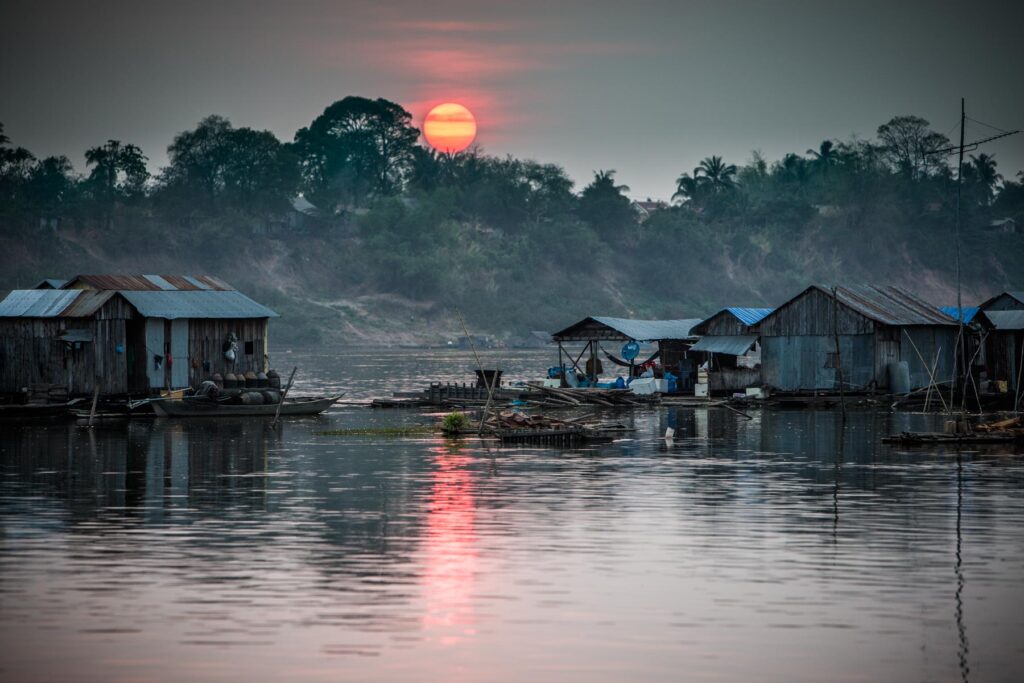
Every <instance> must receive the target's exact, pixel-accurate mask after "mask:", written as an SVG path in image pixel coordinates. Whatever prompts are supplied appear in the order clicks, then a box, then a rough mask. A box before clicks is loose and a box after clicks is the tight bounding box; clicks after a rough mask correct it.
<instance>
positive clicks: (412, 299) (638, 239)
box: [0, 97, 1024, 344]
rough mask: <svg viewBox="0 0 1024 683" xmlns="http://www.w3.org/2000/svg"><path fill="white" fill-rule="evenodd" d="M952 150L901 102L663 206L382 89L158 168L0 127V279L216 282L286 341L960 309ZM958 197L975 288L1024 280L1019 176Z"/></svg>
mask: <svg viewBox="0 0 1024 683" xmlns="http://www.w3.org/2000/svg"><path fill="white" fill-rule="evenodd" d="M950 145H951V143H950V141H949V140H948V139H947V137H946V136H945V135H942V134H941V133H938V132H936V131H935V130H933V129H932V128H931V126H930V124H929V122H928V121H926V120H924V119H922V118H920V117H916V116H909V115H905V116H896V117H894V118H892V119H891V120H889V121H887V122H885V123H882V124H881V125H880V126H879V127H878V129H877V131H876V135H875V137H874V138H873V139H870V140H864V139H849V140H839V139H831V140H824V141H809V142H808V149H806V150H802V151H794V152H792V153H790V154H786V155H785V156H784V157H782V158H781V159H775V160H769V159H765V158H763V156H762V155H760V154H759V153H757V152H753V153H752V155H751V158H750V159H748V160H746V161H744V162H742V163H733V161H735V160H726V159H722V158H721V157H719V156H711V157H709V158H707V159H704V160H703V161H702V162H701V163H700V165H699V166H698V167H697V168H695V169H680V171H681V172H680V174H679V176H678V178H676V179H675V184H676V188H677V191H676V193H675V195H674V196H673V198H672V202H671V203H664V204H662V203H652V202H640V203H638V202H633V201H631V200H630V198H629V196H628V193H629V188H628V187H627V186H626V185H624V184H621V183H620V182H619V181H620V178H618V177H617V176H616V173H615V171H614V170H612V169H611V168H609V169H606V170H602V169H599V170H595V172H594V174H593V177H592V178H591V179H589V182H588V183H587V184H586V185H585V186H583V187H579V188H577V187H576V186H575V185H574V182H573V181H572V179H571V178H569V176H568V175H567V173H566V172H565V170H564V169H563V168H561V167H560V166H558V165H557V164H553V163H542V162H539V161H534V160H528V159H516V158H512V157H496V156H491V155H488V154H486V153H485V152H484V151H483V150H481V149H479V148H471V149H469V150H467V151H465V152H461V153H458V154H454V155H444V154H439V153H437V152H434V151H433V150H431V149H429V148H428V147H427V146H426V145H425V144H424V143H423V142H421V137H420V132H419V130H418V129H417V128H416V127H415V126H414V125H413V120H412V116H411V115H410V114H409V112H407V111H406V110H405V109H403V108H402V107H401V106H400V105H398V104H395V103H393V102H389V101H387V100H383V99H376V100H371V99H365V98H361V97H345V98H344V99H341V100H339V101H337V102H335V103H333V104H331V105H330V106H329V107H327V108H326V109H325V110H324V112H323V113H322V114H321V115H320V116H318V117H317V118H316V119H315V120H314V121H312V122H311V123H310V124H309V126H307V127H304V128H302V129H300V130H298V131H297V132H296V133H295V135H294V138H293V139H292V140H291V141H281V140H279V139H277V137H275V136H274V135H273V134H272V133H270V132H268V131H258V130H253V129H251V128H245V127H242V128H236V127H235V126H233V125H232V124H231V122H230V121H228V120H227V119H225V118H223V117H219V116H209V117H207V118H205V119H203V120H202V121H200V122H199V123H198V124H197V125H196V127H195V128H194V129H192V130H188V131H184V132H182V133H180V134H179V135H177V136H176V137H175V138H174V139H173V140H172V141H171V142H170V145H169V146H168V148H167V152H168V159H169V163H168V165H167V167H165V168H163V169H162V170H161V171H160V172H159V173H157V174H156V175H150V173H149V171H148V167H147V161H148V160H147V157H146V154H145V151H144V150H142V149H140V148H139V147H137V146H136V145H134V144H131V143H130V142H126V141H120V140H109V141H107V142H105V143H103V144H99V145H97V146H96V147H93V148H91V149H89V150H87V151H86V153H85V158H86V162H87V166H86V169H85V171H84V173H78V172H76V171H75V169H74V168H73V167H72V164H71V163H70V161H69V160H68V158H67V157H63V156H60V157H47V158H43V159H40V158H37V157H36V156H34V155H33V154H32V152H31V151H30V150H27V149H24V148H22V147H19V146H17V144H16V141H12V140H9V139H8V138H7V137H6V136H5V135H4V134H3V128H2V125H0V249H2V250H3V254H4V255H3V257H2V259H3V261H2V262H3V269H2V272H0V288H8V289H9V288H15V287H18V286H22V287H24V286H31V285H32V284H34V283H35V282H36V281H38V280H40V279H41V278H43V277H63V276H70V275H73V274H76V273H86V272H147V273H151V272H171V273H175V272H180V273H186V274H191V273H197V274H200V273H202V274H212V275H217V276H220V277H222V278H224V279H225V280H227V281H228V282H231V283H232V284H234V285H235V286H236V287H238V288H239V289H242V290H243V291H245V292H247V293H249V294H250V295H251V296H253V297H254V298H257V299H258V300H261V301H263V302H265V303H267V304H268V305H270V306H272V307H274V308H275V309H277V310H278V311H279V312H280V313H281V314H282V318H281V320H280V321H276V322H275V335H276V336H277V337H278V338H280V339H283V340H285V341H286V342H289V343H298V342H315V341H324V340H332V341H335V342H337V343H342V344H344V343H349V342H356V341H365V340H374V341H382V342H395V343H431V342H434V341H438V342H439V341H441V340H443V338H445V337H446V336H450V335H451V333H452V331H453V330H454V329H455V325H454V324H453V321H454V317H453V316H454V314H455V312H459V313H462V314H464V316H465V318H466V320H467V321H469V322H470V324H471V326H472V327H473V329H474V330H476V331H480V332H486V333H488V334H492V335H495V336H496V337H500V338H507V339H513V340H514V339H515V338H517V337H521V336H523V335H524V334H526V333H527V332H528V331H529V330H551V329H555V328H557V327H560V326H564V325H566V324H568V323H571V322H573V321H574V320H576V319H579V318H581V317H583V316H586V315H598V314H604V315H622V316H633V317H672V318H681V317H700V316H702V315H705V314H710V313H712V312H714V311H715V310H716V309H717V308H719V307H721V306H725V305H747V306H755V305H774V304H777V303H780V302H781V301H782V300H784V299H786V298H788V297H789V296H791V295H793V294H795V293H796V292H797V291H799V290H800V289H801V288H803V287H804V286H806V285H807V284H809V283H811V282H823V283H835V282H873V283H884V284H895V285H900V286H903V287H906V288H908V289H910V290H912V291H915V292H917V293H918V294H920V295H922V296H924V297H925V298H926V299H929V300H931V301H933V302H934V303H936V304H939V305H941V304H949V303H954V302H955V294H954V282H953V273H954V266H953V264H954V252H955V249H954V218H955V216H956V202H957V191H956V186H957V182H956V181H957V173H956V170H957V169H956V164H955V157H951V156H950V155H949V154H948V153H945V152H944V151H943V150H944V149H946V148H948V147H950ZM612 165H613V164H612ZM623 180H628V179H623ZM961 187H962V189H961V200H960V201H961V216H962V235H963V241H962V244H963V247H962V259H963V274H964V278H963V279H964V286H965V301H967V302H969V301H971V300H976V299H979V298H981V297H982V296H985V295H987V294H989V293H992V292H995V291H997V290H999V289H1002V288H1006V287H1012V286H1017V287H1018V288H1019V287H1021V286H1024V284H1022V281H1024V277H1022V276H1024V234H1021V233H1022V232H1024V178H1022V177H1021V174H1020V173H1018V174H1016V175H1015V176H1013V177H1003V176H1002V175H1001V174H1000V172H999V169H998V166H997V164H996V160H995V158H994V157H992V156H990V155H988V154H985V153H984V152H983V151H979V152H978V153H976V154H972V155H970V156H969V157H968V158H967V159H966V160H965V163H964V166H963V170H962V186H961ZM1017 226H1020V227H1017Z"/></svg>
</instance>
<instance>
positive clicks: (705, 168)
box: [693, 156, 736, 194]
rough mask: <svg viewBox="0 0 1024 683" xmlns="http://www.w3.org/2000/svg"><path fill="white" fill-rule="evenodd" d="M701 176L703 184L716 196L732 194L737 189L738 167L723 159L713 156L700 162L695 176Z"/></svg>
mask: <svg viewBox="0 0 1024 683" xmlns="http://www.w3.org/2000/svg"><path fill="white" fill-rule="evenodd" d="M698 174H699V176H700V178H701V182H704V183H706V185H707V187H708V189H709V190H710V191H711V192H712V193H715V194H721V193H724V192H730V191H732V190H734V189H735V188H736V166H735V165H734V164H727V163H725V162H724V161H722V157H719V156H711V157H707V158H706V159H704V160H703V161H701V162H700V165H699V166H697V168H696V169H695V170H694V172H693V175H694V176H695V177H697V176H698Z"/></svg>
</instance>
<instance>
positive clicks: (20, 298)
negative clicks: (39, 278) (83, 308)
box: [0, 289, 80, 318]
mask: <svg viewBox="0 0 1024 683" xmlns="http://www.w3.org/2000/svg"><path fill="white" fill-rule="evenodd" d="M79 294H80V292H77V291H72V290H66V289H16V290H14V291H13V292H11V293H10V294H8V295H7V298H6V299H4V300H3V301H0V317H3V318H56V317H58V316H59V315H60V314H61V313H63V311H64V309H65V308H67V307H68V306H70V305H71V304H72V303H74V301H75V299H77V298H78V295H79Z"/></svg>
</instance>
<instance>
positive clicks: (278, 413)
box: [270, 365, 299, 429]
mask: <svg viewBox="0 0 1024 683" xmlns="http://www.w3.org/2000/svg"><path fill="white" fill-rule="evenodd" d="M298 369H299V366H297V365H296V366H295V367H293V368H292V374H290V375H288V384H287V385H285V388H284V391H282V392H281V400H280V401H278V403H277V410H275V411H274V421H273V422H271V423H270V428H271V429H274V428H275V427H277V421H278V420H279V419H281V406H283V405H284V399H285V397H286V396H287V395H288V390H289V389H291V388H292V379H294V378H295V372H296V371H297V370H298Z"/></svg>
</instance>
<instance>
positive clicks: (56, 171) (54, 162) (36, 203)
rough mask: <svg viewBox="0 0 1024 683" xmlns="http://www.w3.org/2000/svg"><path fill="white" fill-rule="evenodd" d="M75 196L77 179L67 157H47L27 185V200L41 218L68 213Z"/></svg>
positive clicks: (36, 168) (31, 173)
mask: <svg viewBox="0 0 1024 683" xmlns="http://www.w3.org/2000/svg"><path fill="white" fill-rule="evenodd" d="M74 195H75V178H74V177H73V175H72V168H71V162H70V161H68V158H67V157H64V156H60V157H46V158H45V159H43V160H42V161H40V162H39V163H37V164H36V165H35V166H34V167H33V168H32V170H31V172H30V173H29V176H28V179H27V181H26V183H25V198H26V199H27V200H28V203H29V206H30V207H31V208H32V210H33V211H34V212H35V213H36V214H37V215H39V217H41V218H56V217H59V216H61V215H63V214H64V213H66V211H67V209H68V208H69V205H70V204H71V202H72V200H73V198H74Z"/></svg>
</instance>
